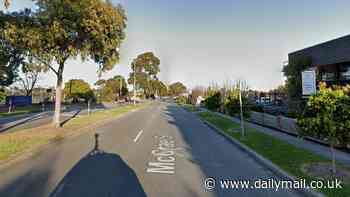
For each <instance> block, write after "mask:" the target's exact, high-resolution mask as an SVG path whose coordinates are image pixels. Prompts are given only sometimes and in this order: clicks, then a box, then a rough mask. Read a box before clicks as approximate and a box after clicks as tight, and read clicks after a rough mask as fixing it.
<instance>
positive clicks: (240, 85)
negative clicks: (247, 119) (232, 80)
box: [239, 81, 245, 138]
mask: <svg viewBox="0 0 350 197" xmlns="http://www.w3.org/2000/svg"><path fill="white" fill-rule="evenodd" d="M239 105H240V110H241V129H242V138H243V137H244V135H245V129H244V117H243V103H242V82H241V81H240V82H239Z"/></svg>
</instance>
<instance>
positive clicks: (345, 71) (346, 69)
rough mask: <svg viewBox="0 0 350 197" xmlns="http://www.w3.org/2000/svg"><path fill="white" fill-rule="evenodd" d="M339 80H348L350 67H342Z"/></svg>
mask: <svg viewBox="0 0 350 197" xmlns="http://www.w3.org/2000/svg"><path fill="white" fill-rule="evenodd" d="M340 78H341V79H342V80H350V65H347V66H344V67H342V69H341V72H340Z"/></svg>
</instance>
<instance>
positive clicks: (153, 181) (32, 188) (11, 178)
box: [0, 102, 298, 197]
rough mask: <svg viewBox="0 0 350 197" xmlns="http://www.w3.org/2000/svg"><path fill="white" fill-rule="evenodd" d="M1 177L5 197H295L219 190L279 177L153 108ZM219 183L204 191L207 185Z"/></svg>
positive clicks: (168, 109)
mask: <svg viewBox="0 0 350 197" xmlns="http://www.w3.org/2000/svg"><path fill="white" fill-rule="evenodd" d="M96 132H98V133H99V137H98V140H97V141H98V143H96V138H95V137H94V134H93V133H89V134H84V135H82V136H80V137H76V138H72V139H69V140H65V141H63V142H62V143H61V144H59V145H57V146H54V147H52V148H50V149H48V150H45V151H43V152H41V153H39V154H37V155H36V156H34V157H33V158H30V159H27V160H25V161H22V162H19V163H17V164H14V165H12V166H11V167H8V168H6V169H1V170H0V196H1V197H2V196H4V197H14V196H20V197H22V196H23V197H80V196H81V197H82V196H84V197H90V196H91V197H116V196H121V197H127V196H141V197H142V196H150V197H158V196H159V197H165V196H167V197H171V196H174V197H187V196H189V197H197V196H201V197H202V196H205V197H206V196H240V197H244V196H254V197H259V196H284V197H288V196H298V194H297V193H295V192H293V191H289V190H280V191H278V192H275V191H274V190H273V189H271V190H270V189H221V188H220V184H219V183H218V181H219V179H233V180H239V179H242V180H244V179H246V180H257V179H258V178H262V179H267V178H276V179H277V177H275V175H274V174H273V173H272V172H270V171H269V170H267V169H266V168H264V167H263V166H261V165H259V164H258V163H256V162H255V160H253V159H252V158H250V157H249V156H248V155H247V154H245V153H244V152H242V151H241V150H240V149H238V148H237V147H235V146H234V145H233V144H231V143H230V142H229V141H227V140H226V139H225V138H223V137H222V136H220V135H218V134H217V133H215V131H213V130H211V129H210V128H208V127H207V126H206V125H204V124H203V123H202V122H201V121H200V120H198V118H197V117H196V116H195V115H193V114H191V113H189V112H186V111H185V110H183V109H181V108H179V107H176V106H175V105H173V104H166V103H159V102H157V103H154V104H152V105H151V106H150V107H147V108H144V109H142V110H139V111H137V112H133V113H130V114H127V115H125V116H123V117H121V118H119V119H117V120H115V121H113V122H110V123H108V124H106V125H104V126H102V127H100V128H99V129H98V130H97V131H96ZM207 177H213V178H215V179H217V184H216V186H217V187H216V189H214V190H212V191H207V190H206V189H205V188H204V180H205V179H206V178H207Z"/></svg>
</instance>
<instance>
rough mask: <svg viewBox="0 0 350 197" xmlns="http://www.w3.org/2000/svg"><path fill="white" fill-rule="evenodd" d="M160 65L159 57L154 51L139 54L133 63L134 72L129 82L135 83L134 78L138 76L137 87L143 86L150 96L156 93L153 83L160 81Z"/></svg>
mask: <svg viewBox="0 0 350 197" xmlns="http://www.w3.org/2000/svg"><path fill="white" fill-rule="evenodd" d="M159 65H160V60H159V58H158V57H156V56H155V55H154V54H153V53H152V52H146V53H142V54H140V55H138V56H137V58H135V59H134V60H133V62H132V63H131V69H132V72H131V73H130V75H129V79H128V83H129V84H134V79H135V78H136V84H135V85H136V87H138V88H142V89H143V91H144V94H145V95H146V97H149V96H150V95H151V94H154V92H152V91H153V90H154V89H152V83H154V81H158V79H157V74H158V73H159V72H160V68H159ZM152 81H153V82H152Z"/></svg>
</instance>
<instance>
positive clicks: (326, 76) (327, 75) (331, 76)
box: [322, 72, 335, 81]
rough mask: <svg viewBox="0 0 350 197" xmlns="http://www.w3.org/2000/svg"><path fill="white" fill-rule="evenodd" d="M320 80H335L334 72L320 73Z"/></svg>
mask: <svg viewBox="0 0 350 197" xmlns="http://www.w3.org/2000/svg"><path fill="white" fill-rule="evenodd" d="M322 81H335V73H332V72H324V73H322Z"/></svg>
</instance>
